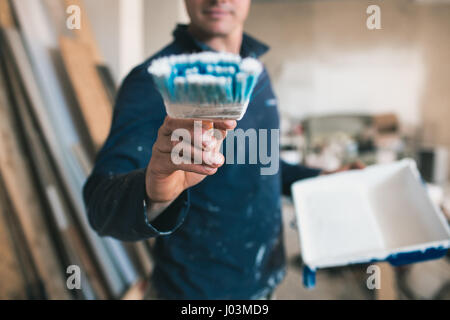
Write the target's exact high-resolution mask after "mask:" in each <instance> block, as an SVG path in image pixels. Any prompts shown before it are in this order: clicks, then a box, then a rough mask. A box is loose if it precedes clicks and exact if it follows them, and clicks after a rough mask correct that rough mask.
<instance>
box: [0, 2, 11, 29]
mask: <svg viewBox="0 0 450 320" xmlns="http://www.w3.org/2000/svg"><path fill="white" fill-rule="evenodd" d="M8 1H9V0H0V26H2V27H12V26H14V18H13V15H12V12H11V7H10V6H9V2H8Z"/></svg>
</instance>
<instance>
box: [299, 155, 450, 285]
mask: <svg viewBox="0 0 450 320" xmlns="http://www.w3.org/2000/svg"><path fill="white" fill-rule="evenodd" d="M292 195H293V198H294V204H295V208H296V216H297V224H298V228H299V235H300V245H301V250H302V258H303V261H304V263H305V268H304V273H303V275H304V284H305V286H306V287H313V286H314V285H315V271H316V270H317V269H320V268H328V267H336V266H344V265H348V264H355V263H369V262H374V261H389V262H390V263H391V264H393V265H401V264H407V263H413V262H418V261H424V260H429V259H437V258H440V257H442V256H444V255H445V254H446V252H447V249H448V248H449V247H450V229H449V226H448V222H447V221H446V219H445V217H444V215H443V213H442V212H441V210H440V209H439V208H438V207H436V206H435V205H434V204H433V203H432V201H431V199H430V197H429V196H428V193H427V190H426V187H425V185H424V184H423V182H422V180H421V178H420V174H419V171H418V170H417V167H416V164H415V162H414V160H410V159H405V160H402V161H399V162H395V163H392V164H383V165H376V166H372V167H368V168H366V169H364V170H358V171H348V172H342V173H337V174H334V175H330V176H323V177H318V178H313V179H307V180H302V181H299V182H296V183H295V184H294V185H293V186H292Z"/></svg>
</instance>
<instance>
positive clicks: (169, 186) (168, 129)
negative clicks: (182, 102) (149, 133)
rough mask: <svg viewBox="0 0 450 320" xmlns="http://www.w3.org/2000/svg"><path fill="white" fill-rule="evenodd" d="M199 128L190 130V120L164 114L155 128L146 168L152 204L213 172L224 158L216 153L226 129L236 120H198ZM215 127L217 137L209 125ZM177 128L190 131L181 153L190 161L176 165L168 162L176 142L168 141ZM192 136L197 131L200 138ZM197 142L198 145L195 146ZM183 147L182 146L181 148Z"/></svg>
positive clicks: (168, 198)
mask: <svg viewBox="0 0 450 320" xmlns="http://www.w3.org/2000/svg"><path fill="white" fill-rule="evenodd" d="M201 123H202V130H194V120H178V119H172V118H170V117H167V118H166V119H165V121H164V123H163V125H162V126H161V128H160V129H159V131H158V138H157V140H156V142H155V144H154V145H153V152H152V157H151V160H150V163H149V165H148V168H147V176H146V190H147V195H148V197H149V199H150V200H151V201H152V202H153V203H161V202H170V201H173V200H175V199H176V198H177V197H178V196H179V195H180V194H181V193H182V192H183V191H184V190H186V189H188V188H190V187H192V186H195V185H196V184H198V183H200V182H201V181H202V180H203V179H205V177H207V176H210V175H213V174H215V173H216V172H217V170H218V168H220V167H221V166H222V165H223V164H224V162H225V157H224V156H223V155H222V154H221V153H220V148H221V145H222V143H223V140H224V139H225V138H226V134H227V130H233V129H234V128H235V127H236V125H237V123H236V121H215V122H212V121H202V122H201ZM213 127H214V129H216V130H218V133H220V137H217V136H218V134H216V135H215V136H214V135H212V130H211V129H212V128H213ZM177 129H186V130H188V131H189V132H190V137H191V139H190V140H191V141H190V146H189V147H190V148H186V149H190V150H191V154H190V155H184V154H183V155H182V156H183V158H184V159H191V160H192V161H190V164H179V165H176V164H175V163H174V162H173V161H172V150H173V148H174V147H175V146H176V145H177V144H178V143H186V141H181V142H179V141H172V133H173V132H174V131H175V130H177ZM194 134H195V135H199V134H201V137H196V136H194ZM196 141H201V142H202V143H199V144H200V145H195V142H196ZM183 149H184V150H186V149H185V148H183ZM194 159H201V164H195V163H194Z"/></svg>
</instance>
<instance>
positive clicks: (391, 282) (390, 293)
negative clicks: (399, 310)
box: [376, 262, 398, 300]
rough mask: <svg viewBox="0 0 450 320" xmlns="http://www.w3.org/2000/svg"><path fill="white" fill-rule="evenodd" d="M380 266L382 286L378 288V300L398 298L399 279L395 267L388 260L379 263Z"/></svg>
mask: <svg viewBox="0 0 450 320" xmlns="http://www.w3.org/2000/svg"><path fill="white" fill-rule="evenodd" d="M377 266H378V267H379V268H380V280H381V287H380V289H378V290H376V298H377V300H396V299H398V293H397V279H396V275H395V269H394V267H393V266H391V265H390V264H389V263H388V262H380V263H377Z"/></svg>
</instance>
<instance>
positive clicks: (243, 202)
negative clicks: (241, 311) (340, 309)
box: [84, 0, 320, 299]
mask: <svg viewBox="0 0 450 320" xmlns="http://www.w3.org/2000/svg"><path fill="white" fill-rule="evenodd" d="M250 2H251V1H250V0H227V1H226V0H223V1H218V0H217V1H212V0H186V7H187V11H188V14H189V16H190V18H191V23H190V25H189V26H183V25H180V26H178V27H177V29H176V30H175V32H174V37H175V39H174V41H173V42H172V43H171V44H170V45H168V46H167V47H166V48H164V49H163V50H162V51H160V52H159V53H157V54H156V55H155V56H153V57H152V58H150V59H149V60H147V61H146V62H144V63H143V64H142V65H140V66H138V67H136V68H135V69H134V70H133V71H132V72H131V73H130V74H129V75H128V77H127V78H126V79H125V81H124V82H123V85H122V87H121V89H120V92H119V94H118V97H117V102H116V106H115V110H114V119H113V123H112V128H111V133H110V135H109V137H108V140H107V141H106V143H105V145H104V147H103V148H102V150H101V152H100V153H99V155H98V158H97V161H96V165H95V168H94V171H93V173H92V175H91V176H90V178H89V180H88V182H87V184H86V186H85V188H84V197H85V202H86V206H87V209H88V216H89V221H90V223H91V225H92V227H93V228H94V229H95V230H96V231H97V232H98V233H99V234H100V235H102V236H113V237H115V238H118V239H121V240H125V241H138V240H142V239H146V238H150V237H157V239H156V243H155V248H154V256H155V268H154V272H153V274H152V286H153V288H154V289H155V291H156V292H157V295H158V297H159V298H162V299H260V298H265V297H267V296H269V295H270V294H271V293H272V292H273V290H274V289H275V288H276V286H277V285H278V284H279V283H280V282H281V281H282V279H283V277H284V274H285V254H284V247H283V242H282V235H283V234H282V232H283V231H282V221H281V201H280V197H281V193H282V191H284V193H286V194H288V193H289V190H290V185H291V184H292V183H293V182H294V181H296V180H299V179H304V178H309V177H314V176H317V175H318V174H319V173H320V171H319V170H315V169H308V168H305V167H301V166H291V165H288V164H286V163H284V162H283V161H281V162H280V171H279V172H278V173H277V174H275V175H267V176H264V175H261V171H260V169H261V167H262V165H261V164H256V165H254V164H244V165H238V164H224V162H225V158H224V156H223V155H222V154H221V153H220V146H221V144H222V142H223V140H220V141H217V140H215V139H210V142H208V141H207V140H206V141H205V143H204V144H203V145H202V146H201V148H200V149H199V148H198V146H195V147H194V150H196V151H195V152H200V153H201V155H202V159H203V160H204V162H203V163H202V164H192V165H187V164H181V165H175V164H174V163H173V162H172V161H171V156H170V153H171V150H172V148H173V146H174V145H173V143H172V141H171V134H172V132H173V131H174V130H176V129H179V128H186V129H188V130H190V131H191V132H193V128H194V121H193V120H175V119H170V118H168V117H167V116H166V112H165V108H164V104H163V100H162V98H161V96H160V94H159V93H158V92H157V91H156V89H155V86H154V84H153V82H152V78H151V76H150V75H149V74H148V72H147V68H148V66H149V65H150V64H151V62H152V60H153V59H155V58H158V57H161V56H167V55H172V54H182V53H192V52H199V51H226V52H231V53H235V54H240V55H241V56H242V57H248V56H252V57H260V56H262V55H263V54H264V53H266V52H267V50H268V47H267V46H266V45H264V44H262V43H260V42H259V41H257V40H255V39H253V38H251V37H250V36H248V35H246V34H244V33H243V27H244V22H245V19H246V17H247V15H248V12H249V8H250ZM274 101H276V100H275V96H274V93H273V91H272V87H271V83H270V79H269V75H268V74H267V72H266V71H264V72H263V74H262V75H261V76H260V78H259V81H258V84H257V86H256V88H255V91H254V93H253V96H252V99H251V102H250V105H249V107H248V111H247V113H246V115H245V117H244V118H243V119H242V120H241V121H239V122H238V123H236V121H217V122H214V128H216V129H219V130H221V131H222V133H224V136H225V134H226V132H227V131H228V130H233V129H235V128H236V127H237V128H240V129H243V130H248V129H257V130H259V129H268V130H270V129H278V128H279V116H278V110H277V107H276V103H274ZM203 126H204V132H206V131H207V130H208V128H209V127H210V123H205V122H204V123H203ZM268 139H269V141H270V137H269V138H268ZM193 140H194V139H193ZM238 148H239V146H238ZM272 152H273V151H272ZM208 160H209V161H208Z"/></svg>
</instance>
